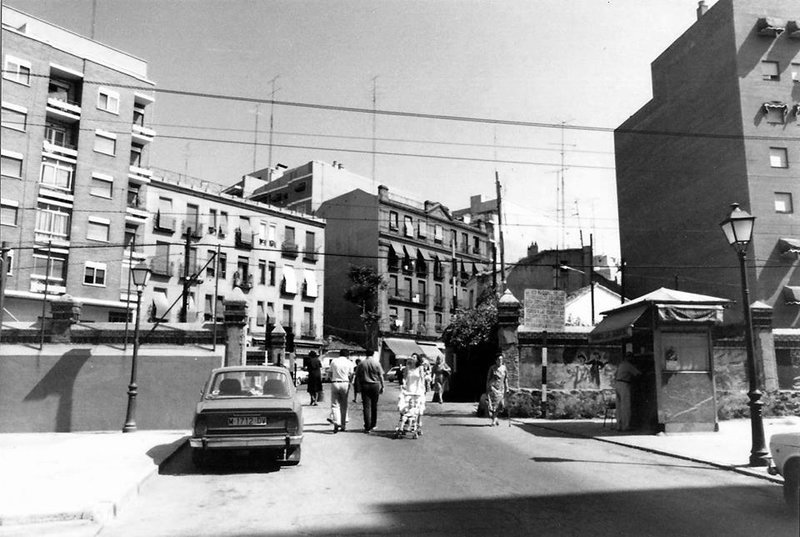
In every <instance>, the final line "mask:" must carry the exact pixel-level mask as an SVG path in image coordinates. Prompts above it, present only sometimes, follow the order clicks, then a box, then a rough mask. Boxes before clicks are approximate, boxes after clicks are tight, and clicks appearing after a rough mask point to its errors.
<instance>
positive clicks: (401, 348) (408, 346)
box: [383, 337, 425, 358]
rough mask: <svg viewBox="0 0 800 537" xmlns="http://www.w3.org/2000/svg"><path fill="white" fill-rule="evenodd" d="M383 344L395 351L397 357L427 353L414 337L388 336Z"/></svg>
mask: <svg viewBox="0 0 800 537" xmlns="http://www.w3.org/2000/svg"><path fill="white" fill-rule="evenodd" d="M383 344H384V345H385V346H386V347H387V348H388V349H389V350H390V351H392V352H393V353H394V355H395V357H396V358H409V357H410V356H411V355H412V354H425V353H424V351H423V350H422V349H421V348H420V347H419V345H417V342H416V341H414V340H412V339H400V338H393V337H387V338H386V339H384V340H383Z"/></svg>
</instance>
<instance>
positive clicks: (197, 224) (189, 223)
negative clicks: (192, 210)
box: [181, 220, 206, 239]
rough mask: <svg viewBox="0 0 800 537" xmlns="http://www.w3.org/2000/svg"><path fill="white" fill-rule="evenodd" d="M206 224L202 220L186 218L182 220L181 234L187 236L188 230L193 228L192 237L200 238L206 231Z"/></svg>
mask: <svg viewBox="0 0 800 537" xmlns="http://www.w3.org/2000/svg"><path fill="white" fill-rule="evenodd" d="M205 227H206V226H205V224H203V222H202V221H200V220H184V221H183V222H181V235H182V236H186V230H187V229H190V228H191V233H192V238H193V239H199V238H201V237H202V236H203V231H205Z"/></svg>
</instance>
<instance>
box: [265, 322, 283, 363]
mask: <svg viewBox="0 0 800 537" xmlns="http://www.w3.org/2000/svg"><path fill="white" fill-rule="evenodd" d="M267 337H269V341H270V348H269V356H267V362H268V363H270V364H274V365H280V364H283V365H284V366H287V367H288V365H287V364H285V363H283V362H284V361H285V359H284V355H285V353H286V330H284V329H283V326H281V323H279V322H276V323H275V328H273V329H272V332H270V333H269V336H267Z"/></svg>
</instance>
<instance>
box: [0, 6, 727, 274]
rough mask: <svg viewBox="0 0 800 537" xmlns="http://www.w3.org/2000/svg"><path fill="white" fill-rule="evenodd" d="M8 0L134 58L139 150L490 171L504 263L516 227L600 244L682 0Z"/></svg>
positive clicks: (489, 194) (432, 179) (401, 187)
mask: <svg viewBox="0 0 800 537" xmlns="http://www.w3.org/2000/svg"><path fill="white" fill-rule="evenodd" d="M7 3H8V4H9V5H11V6H13V7H15V8H17V9H20V10H22V11H25V12H27V13H29V14H31V15H34V16H36V17H39V18H42V19H44V20H46V21H49V22H52V23H54V24H57V25H59V26H61V27H64V28H66V29H69V30H72V31H74V32H76V33H79V34H82V35H85V36H91V35H92V31H94V38H95V39H96V40H97V41H100V42H101V43H104V44H106V45H109V46H112V47H114V48H117V49H119V50H122V51H125V52H128V53H130V54H133V55H135V56H138V57H140V58H142V59H144V60H146V61H147V62H148V76H149V78H150V79H151V80H153V81H154V82H155V83H156V102H155V105H154V107H155V108H154V117H152V118H151V126H152V127H153V128H155V130H156V131H157V133H158V136H157V137H156V140H155V142H154V143H153V144H152V153H151V157H150V165H151V166H153V167H156V168H162V169H167V170H171V171H174V172H178V173H184V174H187V175H191V176H193V177H198V178H201V179H204V180H208V181H212V182H216V183H220V184H225V185H227V184H230V183H233V182H235V181H237V180H238V179H239V178H241V177H242V176H243V175H245V174H247V173H248V172H250V171H253V170H254V169H263V168H266V167H267V166H269V165H275V164H278V163H282V164H285V165H287V166H289V167H290V168H291V167H295V166H299V165H301V164H304V163H305V162H308V161H310V160H319V161H327V162H332V161H337V162H341V163H343V165H344V166H345V167H346V168H347V169H349V170H350V171H353V172H355V173H357V174H360V175H363V176H366V177H373V170H374V178H375V181H376V183H378V184H384V185H386V186H388V187H389V188H390V191H394V192H397V193H399V194H404V195H407V196H410V197H412V198H414V199H418V200H426V199H429V200H435V201H439V202H441V203H443V204H444V205H446V206H447V207H449V208H450V209H453V210H455V209H461V208H465V207H467V206H469V198H470V196H471V195H478V194H480V195H482V196H483V199H484V200H488V199H494V198H495V197H496V190H495V174H497V175H498V176H499V178H500V182H501V185H502V199H503V206H504V211H503V212H504V215H503V217H504V221H505V223H507V224H508V225H507V226H505V228H504V234H505V238H506V245H507V248H506V251H507V259H508V260H509V261H513V260H515V259H517V258H519V257H520V256H522V255H523V254H524V251H525V247H526V246H527V245H528V244H530V243H533V242H536V243H537V244H538V245H539V247H540V249H544V248H556V247H560V248H565V247H577V246H580V245H581V244H588V243H589V240H590V235H591V237H592V240H593V243H594V246H595V253H599V254H607V255H609V256H612V257H617V256H618V255H619V238H618V231H617V207H616V184H615V175H614V140H613V130H614V128H616V127H617V126H618V125H620V124H621V123H622V122H623V121H625V120H626V119H627V118H628V117H629V116H630V115H632V114H633V113H634V112H636V111H637V110H638V109H639V108H640V107H641V106H643V105H644V104H645V103H646V102H647V101H648V100H649V99H650V98H651V96H652V92H651V79H650V63H651V62H652V61H653V60H654V59H655V58H656V57H657V56H658V55H659V54H660V53H661V52H663V51H664V50H665V49H666V48H667V47H668V46H669V45H670V44H671V43H672V42H673V41H674V40H675V39H676V38H677V37H678V36H680V35H681V34H682V33H683V32H684V31H685V30H686V29H688V28H689V26H691V25H692V23H693V22H694V21H695V20H696V12H695V10H696V8H697V1H696V0H647V1H642V0H502V1H500V0H498V1H477V0H460V1H456V0H448V1H445V0H426V1H398V0H382V1H377V0H376V1H366V0H364V1H351V0H293V1H289V0H286V1H277V0H275V1H270V0H96V3H95V4H94V7H93V2H92V0H11V1H9V2H7ZM706 3H707V4H708V5H709V6H712V5H713V4H714V3H715V2H714V0H707V2H706ZM93 11H94V13H95V17H94V24H93V23H92V12H93ZM93 27H94V30H93ZM159 88H161V89H165V90H182V91H190V92H198V93H204V94H212V95H216V96H220V98H206V97H190V96H178V95H174V94H169V93H160V94H159V93H158V89H159ZM273 89H274V90H275V93H274V101H276V103H275V104H270V103H268V102H267V101H269V100H271V99H273V97H272V95H273V93H272V92H273ZM230 97H245V98H248V99H261V100H263V101H264V102H262V103H257V102H253V101H249V102H242V101H241V100H232V99H230ZM288 103H291V105H290V104H288ZM298 104H300V105H308V104H314V105H326V106H329V107H333V108H334V109H333V110H331V109H325V110H320V109H314V108H311V107H308V106H298ZM336 108H347V109H350V110H337V109H336ZM352 109H357V110H352ZM373 109H375V110H377V111H378V113H376V114H372V113H371V111H372V110H373ZM387 111H389V112H403V113H404V115H403V116H397V115H389V114H385V113H382V112H387ZM420 116H422V117H420ZM443 116H446V117H443ZM452 118H461V120H454V119H452ZM466 118H468V119H469V120H464V119H466ZM270 123H272V134H271V135H270ZM373 133H374V134H373ZM373 136H374V141H373ZM270 139H271V140H272V146H271V150H270ZM373 144H374V151H375V152H374V153H373Z"/></svg>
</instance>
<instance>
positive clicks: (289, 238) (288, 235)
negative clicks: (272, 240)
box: [283, 226, 295, 244]
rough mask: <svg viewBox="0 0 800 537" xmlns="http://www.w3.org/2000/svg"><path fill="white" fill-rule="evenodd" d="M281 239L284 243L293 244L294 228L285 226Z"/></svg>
mask: <svg viewBox="0 0 800 537" xmlns="http://www.w3.org/2000/svg"><path fill="white" fill-rule="evenodd" d="M283 241H284V242H285V243H286V244H295V242H294V228H293V227H289V226H286V230H285V231H284V233H283Z"/></svg>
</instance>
